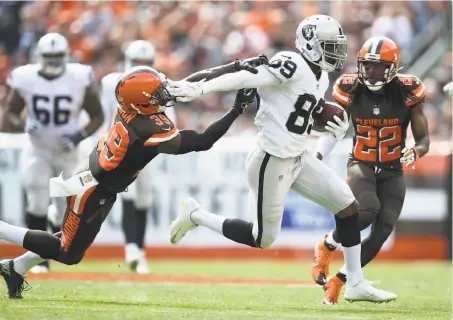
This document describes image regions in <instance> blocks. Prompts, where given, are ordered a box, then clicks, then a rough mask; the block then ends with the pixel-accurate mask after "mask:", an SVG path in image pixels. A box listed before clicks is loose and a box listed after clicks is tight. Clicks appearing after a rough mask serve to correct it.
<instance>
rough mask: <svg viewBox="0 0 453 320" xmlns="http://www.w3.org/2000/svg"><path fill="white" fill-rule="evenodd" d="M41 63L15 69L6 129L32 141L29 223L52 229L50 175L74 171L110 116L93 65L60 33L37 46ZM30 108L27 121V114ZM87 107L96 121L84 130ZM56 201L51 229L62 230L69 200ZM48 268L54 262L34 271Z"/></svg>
mask: <svg viewBox="0 0 453 320" xmlns="http://www.w3.org/2000/svg"><path fill="white" fill-rule="evenodd" d="M36 54H37V57H38V63H36V64H27V65H24V66H20V67H18V68H16V69H14V70H13V71H12V72H11V74H10V75H9V77H8V80H7V84H8V86H9V87H10V91H9V93H8V97H7V99H6V103H5V108H6V110H5V117H4V123H3V124H4V125H3V131H5V132H24V131H25V132H26V133H27V134H28V138H29V139H28V142H29V143H28V145H27V147H26V148H24V150H23V153H22V159H21V175H22V184H23V187H24V189H25V193H26V200H27V206H26V213H25V221H26V225H27V227H28V228H29V229H36V230H47V227H48V219H47V213H48V208H49V203H50V198H49V179H50V178H51V177H53V176H56V175H59V174H60V172H63V173H64V176H65V177H67V176H69V175H71V174H73V172H74V170H75V168H76V166H77V164H78V160H79V158H78V152H77V145H78V144H79V143H80V142H81V141H82V140H83V139H85V138H86V137H88V136H90V135H91V134H92V133H93V132H95V131H96V130H97V129H98V128H99V127H100V125H101V124H102V121H103V119H104V117H103V113H102V106H101V103H100V99H99V95H98V91H97V86H96V84H95V82H94V77H93V71H92V68H91V67H90V66H88V65H84V64H79V63H69V62H68V59H69V45H68V42H67V40H66V38H65V37H63V36H62V35H60V34H58V33H48V34H46V35H44V36H43V37H42V38H41V39H40V40H39V41H38V44H37V47H36ZM24 107H25V108H26V120H25V121H23V120H22V117H21V114H22V112H23V110H24ZM82 109H84V110H85V111H86V112H87V114H88V115H89V118H90V121H89V122H88V124H87V125H86V126H85V127H83V128H81V127H80V126H79V122H78V121H79V113H80V111H81V110H82ZM55 200H57V201H56V202H55V206H56V207H57V208H58V209H57V212H59V213H60V216H58V217H53V219H52V220H53V221H52V222H51V223H50V227H51V229H52V230H53V231H57V230H59V229H60V223H61V220H62V218H63V217H62V216H61V213H62V212H64V208H65V203H64V201H58V199H55ZM34 271H35V272H46V271H48V263H47V262H44V263H43V264H42V265H40V266H37V268H35V269H34Z"/></svg>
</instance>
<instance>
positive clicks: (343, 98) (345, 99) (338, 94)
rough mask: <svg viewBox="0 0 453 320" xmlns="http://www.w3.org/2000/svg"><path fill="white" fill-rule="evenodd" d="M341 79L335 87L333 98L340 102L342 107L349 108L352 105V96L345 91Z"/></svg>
mask: <svg viewBox="0 0 453 320" xmlns="http://www.w3.org/2000/svg"><path fill="white" fill-rule="evenodd" d="M341 81H342V80H341V78H339V79H338V80H337V81H336V82H335V85H334V86H333V91H332V97H333V98H334V99H335V101H336V102H338V103H339V104H340V105H342V106H344V107H349V106H350V105H351V99H350V98H351V94H350V93H348V92H347V90H345V88H343V87H344V85H342V83H341Z"/></svg>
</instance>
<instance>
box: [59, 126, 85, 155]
mask: <svg viewBox="0 0 453 320" xmlns="http://www.w3.org/2000/svg"><path fill="white" fill-rule="evenodd" d="M86 137H87V134H86V133H85V132H84V131H78V132H76V133H74V134H70V135H69V134H68V135H63V136H61V138H60V143H61V148H62V149H63V151H66V152H68V151H71V150H74V149H75V148H76V147H77V146H78V144H79V143H80V142H81V141H82V140H83V139H85V138H86Z"/></svg>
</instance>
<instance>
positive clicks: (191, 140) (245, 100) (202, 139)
mask: <svg viewBox="0 0 453 320" xmlns="http://www.w3.org/2000/svg"><path fill="white" fill-rule="evenodd" d="M255 96H256V89H249V90H247V89H241V90H239V91H238V93H237V95H236V100H235V102H234V105H233V107H232V108H231V109H230V111H228V112H227V113H226V114H225V115H224V116H223V117H222V118H220V119H218V120H217V121H215V122H214V123H212V124H211V125H210V126H209V127H208V128H207V129H206V130H205V131H203V132H202V133H198V132H196V131H194V130H182V131H181V132H180V134H179V135H177V136H176V137H175V138H174V139H172V140H169V141H166V142H165V143H161V144H160V145H159V146H158V150H159V153H169V154H184V153H189V152H193V151H206V150H209V149H211V147H212V146H213V145H214V143H215V142H217V140H219V139H220V138H221V137H222V136H223V135H225V133H226V132H227V131H228V129H229V128H230V127H231V125H232V124H233V122H234V121H235V120H236V119H237V118H238V117H239V115H241V114H242V113H243V112H244V110H245V109H246V108H247V107H248V106H250V105H251V104H252V102H253V100H254V99H255Z"/></svg>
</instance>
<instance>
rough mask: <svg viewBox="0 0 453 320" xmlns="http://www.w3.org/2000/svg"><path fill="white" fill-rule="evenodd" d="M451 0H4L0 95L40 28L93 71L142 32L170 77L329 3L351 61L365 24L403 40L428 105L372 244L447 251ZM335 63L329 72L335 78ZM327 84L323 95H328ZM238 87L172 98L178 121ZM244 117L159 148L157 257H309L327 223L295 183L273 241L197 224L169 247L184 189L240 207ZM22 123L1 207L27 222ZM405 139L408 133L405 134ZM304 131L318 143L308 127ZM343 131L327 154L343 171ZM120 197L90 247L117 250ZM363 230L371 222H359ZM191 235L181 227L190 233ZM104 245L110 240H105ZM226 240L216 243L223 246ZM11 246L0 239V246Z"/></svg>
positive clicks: (249, 45)
mask: <svg viewBox="0 0 453 320" xmlns="http://www.w3.org/2000/svg"><path fill="white" fill-rule="evenodd" d="M451 12H452V11H451V2H439V1H426V2H419V1H404V2H385V1H361V2H343V1H336V2H328V1H305V2H297V1H283V2H258V1H249V2H192V1H191V2H146V1H137V2H127V1H117V2H107V1H91V2H63V1H34V2H33V1H8V2H3V1H2V2H0V105H1V103H2V101H3V100H4V97H5V95H6V92H7V88H6V87H5V80H6V77H7V75H8V73H9V72H10V71H11V70H12V68H14V67H15V66H18V65H23V64H26V63H29V62H31V61H33V60H34V47H35V45H36V42H37V40H38V39H39V38H40V36H42V35H44V34H45V33H46V32H59V33H61V34H63V35H64V36H66V37H67V39H68V40H69V42H70V45H71V50H72V59H73V60H74V61H78V62H82V63H87V64H90V65H92V66H93V68H94V70H95V75H96V79H97V80H100V79H101V78H102V77H103V76H104V75H106V74H108V73H110V72H113V71H116V70H120V69H121V68H122V61H123V54H122V52H123V49H124V47H125V45H127V43H128V42H129V41H132V40H135V39H145V40H149V41H151V42H152V43H153V44H154V45H155V46H156V48H157V57H156V59H157V60H156V67H157V69H158V70H160V71H161V72H164V73H165V74H167V76H168V77H169V78H171V79H174V80H179V79H181V78H183V77H185V76H187V75H188V74H190V73H192V72H194V71H198V70H200V69H204V68H208V67H212V66H216V65H219V64H223V63H226V62H229V61H232V60H234V59H236V58H246V57H250V56H254V55H258V54H262V53H265V54H267V55H268V56H272V54H273V53H274V52H276V51H279V50H284V49H290V50H291V49H293V47H294V46H293V44H294V37H295V30H296V27H297V25H298V23H299V22H300V21H301V20H302V19H303V18H305V17H307V16H309V15H312V14H317V13H324V14H329V15H331V16H333V17H334V18H336V19H337V20H339V22H340V23H341V24H342V26H343V27H344V29H345V31H346V33H347V35H348V54H349V58H348V64H347V67H346V70H345V71H348V72H354V71H355V68H356V55H357V52H358V50H359V48H360V46H361V45H362V43H363V42H364V41H365V40H366V39H367V38H368V37H370V36H375V35H385V36H388V37H390V38H392V39H394V40H395V41H396V42H397V44H398V45H399V46H400V48H401V49H402V65H403V66H404V70H403V72H404V73H411V74H415V75H417V76H419V77H420V78H421V79H422V80H423V82H424V83H425V86H426V88H427V99H426V104H425V113H426V115H427V117H428V121H429V128H430V134H431V140H432V144H431V151H430V153H429V154H428V155H427V156H426V157H424V158H423V159H421V160H420V161H418V162H417V168H416V169H415V170H412V169H408V170H406V179H407V184H408V189H407V197H406V201H405V206H404V210H403V213H402V216H401V218H400V221H399V223H398V225H397V227H396V232H395V234H394V235H393V236H392V237H391V239H389V241H388V242H387V244H386V246H385V249H384V250H383V252H382V253H381V254H380V255H379V256H378V257H379V258H386V259H439V260H440V259H448V258H451V254H450V253H451V227H452V223H451V212H452V209H451V199H452V194H451V139H452V121H451V119H452V99H451V97H449V96H447V95H446V94H444V93H443V92H442V87H443V86H444V85H445V84H446V83H448V82H450V81H451V79H452V28H451V26H452V25H451V22H452V14H451ZM338 75H339V74H332V75H331V76H332V80H334V79H336V77H338ZM330 92H331V91H330V90H329V91H328V93H327V94H326V99H327V100H331V94H330ZM233 97H234V94H233V93H227V94H210V95H207V96H205V97H203V98H202V99H198V100H196V101H194V102H192V103H190V104H180V105H178V106H177V107H176V112H177V117H178V126H179V127H180V128H182V129H183V128H194V129H197V130H202V129H204V128H205V127H206V125H207V124H209V123H210V122H211V121H213V120H214V119H216V118H217V117H219V116H220V115H221V114H222V113H223V112H224V111H225V110H227V108H228V107H229V106H230V104H231V102H232V99H233ZM247 112H248V116H247V117H242V118H240V119H239V120H238V121H237V123H235V125H234V127H233V128H232V129H230V131H229V132H228V135H227V138H224V139H222V141H220V142H219V143H218V144H217V145H216V146H215V148H214V149H213V150H211V151H209V152H206V153H200V154H190V155H185V156H178V157H165V156H162V157H160V158H158V159H156V161H155V162H153V163H152V164H151V165H152V166H153V168H154V169H155V179H154V180H153V181H152V182H151V183H153V185H154V190H155V191H154V193H153V194H152V195H151V197H153V205H152V207H151V208H150V211H149V214H150V216H151V219H149V229H148V232H147V245H148V254H149V257H150V258H151V259H153V258H188V257H191V258H208V257H224V258H231V257H260V258H262V257H267V258H275V259H284V258H299V257H300V258H308V257H311V250H312V248H313V245H314V244H315V242H316V241H317V239H319V237H320V236H322V235H323V234H324V233H325V232H326V231H329V230H330V229H332V227H333V226H334V220H333V217H332V216H331V214H330V213H329V212H326V211H325V210H324V209H322V208H320V207H318V206H316V205H314V204H312V203H310V202H309V201H306V200H304V199H301V198H300V197H298V196H295V195H294V194H290V195H289V197H288V199H287V204H286V207H285V218H284V222H283V231H282V235H281V238H280V240H279V241H278V242H277V243H276V245H275V248H273V249H271V250H250V249H247V248H243V247H239V246H236V245H233V244H231V243H229V242H227V241H224V240H223V239H221V237H219V236H217V235H215V234H212V233H210V232H208V231H205V230H197V231H196V232H193V234H190V235H189V236H188V237H187V241H183V242H184V243H183V245H182V246H180V247H176V248H169V247H168V243H169V241H168V236H167V234H168V226H169V223H170V221H171V219H172V218H173V217H174V216H175V215H176V213H177V210H178V208H179V203H180V199H182V198H183V197H186V196H187V195H189V194H191V195H193V196H195V197H196V198H197V199H199V201H200V203H201V204H202V205H203V206H205V207H207V208H209V209H211V210H212V211H213V212H217V213H219V214H224V215H227V216H230V217H242V218H247V216H246V199H247V185H246V182H245V177H244V161H245V158H246V156H247V152H248V151H249V150H250V148H251V146H252V144H253V137H254V134H255V132H256V129H255V127H254V125H253V115H254V108H250V110H248V111H247ZM23 138H24V137H23V136H21V135H15V136H2V137H1V138H0V139H1V141H0V219H2V220H5V221H7V222H10V223H13V224H18V225H23V216H24V198H23V193H22V189H21V187H20V180H19V165H18V164H19V156H20V149H21V143H22V141H23V140H22V139H23ZM409 139H410V137H409ZM311 143H313V144H315V143H316V138H315V137H313V139H312V140H311ZM350 147H351V141H350V138H348V139H345V141H343V142H342V144H340V145H338V146H337V148H336V150H335V152H334V153H333V154H332V155H331V156H330V157H329V158H328V159H327V161H328V163H329V164H330V165H331V166H332V167H334V168H335V170H336V171H337V172H338V173H339V174H340V175H343V176H344V175H345V164H346V157H347V153H348V152H349V150H350ZM120 209H121V208H119V206H117V207H115V209H114V210H113V212H112V214H111V215H110V216H109V218H108V220H107V222H106V223H105V225H104V226H103V229H102V231H101V233H100V234H99V236H98V238H97V240H96V242H95V244H96V245H95V246H94V247H93V248H92V249H90V250H89V252H88V257H98V258H99V257H109V258H121V257H122V254H123V249H122V247H121V245H122V241H123V235H122V233H121V218H120ZM364 234H366V231H365V232H364ZM185 240H186V239H185ZM106 246H108V248H107V249H108V250H106ZM220 249H222V250H220ZM15 253H17V249H16V248H15V247H12V246H7V245H3V246H1V247H0V256H10V255H12V254H15Z"/></svg>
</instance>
